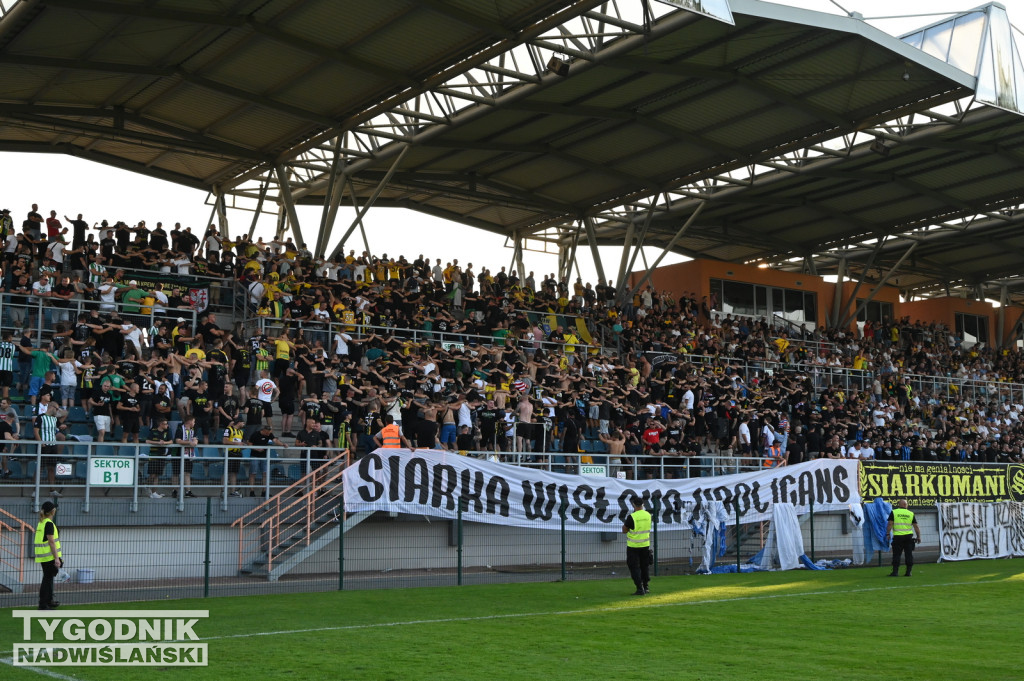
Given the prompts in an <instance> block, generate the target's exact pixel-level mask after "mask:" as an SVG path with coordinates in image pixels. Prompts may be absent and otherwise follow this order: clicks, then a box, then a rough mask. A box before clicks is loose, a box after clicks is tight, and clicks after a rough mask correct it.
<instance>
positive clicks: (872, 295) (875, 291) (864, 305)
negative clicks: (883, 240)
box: [851, 241, 919, 319]
mask: <svg viewBox="0 0 1024 681" xmlns="http://www.w3.org/2000/svg"><path fill="white" fill-rule="evenodd" d="M918 243H919V242H917V241H915V242H914V243H912V244H910V248H908V249H907V250H906V252H905V253H904V254H903V255H901V256H900V259H899V260H897V261H896V264H895V265H893V266H892V269H890V270H889V271H888V272H886V273H885V276H884V277H882V280H881V281H879V282H878V284H876V285H875V288H873V289H871V293H869V294H868V297H867V298H865V299H864V302H863V303H861V304H860V305H858V306H857V311H856V312H854V313H853V315H852V317H851V319H857V317H858V316H859V315H860V313H861V311H862V310H865V309H867V307H868V303H870V302H871V301H872V300H874V299H875V296H876V295H878V292H879V291H881V290H882V287H883V286H885V285H886V283H887V282H888V281H889V279H891V278H892V275H894V274H896V272H897V271H899V269H900V265H902V264H903V261H904V260H906V259H907V258H909V257H910V254H911V253H913V252H914V249H915V248H917V244H918Z"/></svg>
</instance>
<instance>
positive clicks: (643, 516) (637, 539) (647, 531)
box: [626, 509, 651, 549]
mask: <svg viewBox="0 0 1024 681" xmlns="http://www.w3.org/2000/svg"><path fill="white" fill-rule="evenodd" d="M629 517H630V518H632V519H633V529H632V530H629V531H628V532H626V546H628V547H630V548H634V549H640V548H645V547H647V546H650V545H651V514H650V513H648V512H647V511H645V510H643V509H640V510H639V511H633V512H632V513H630V514H629Z"/></svg>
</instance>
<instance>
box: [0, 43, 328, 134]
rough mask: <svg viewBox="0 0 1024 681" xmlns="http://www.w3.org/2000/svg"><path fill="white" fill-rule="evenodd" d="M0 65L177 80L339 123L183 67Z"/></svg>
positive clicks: (21, 58)
mask: <svg viewBox="0 0 1024 681" xmlns="http://www.w3.org/2000/svg"><path fill="white" fill-rule="evenodd" d="M0 63H7V64H18V65H21V66H36V67H41V68H52V69H62V70H67V71H97V72H100V73H120V74H124V75H143V76H153V77H154V78H173V77H175V76H176V77H178V78H181V79H182V80H184V81H185V82H187V83H190V84H192V85H195V86H197V87H201V88H203V89H206V90H210V91H212V92H217V93H220V94H223V95H228V96H230V97H234V98H235V99H240V100H242V101H243V102H248V103H250V104H256V105H258V106H262V107H266V108H268V109H273V110H274V111H277V112H279V113H283V114H287V115H289V116H293V117H295V118H298V119H300V120H305V121H310V122H311V123H316V124H317V125H321V126H328V127H334V126H335V125H337V123H338V122H337V121H336V120H334V119H333V118H331V117H330V116H325V115H323V114H319V113H316V112H314V111H308V110H306V109H303V108H301V107H297V106H292V105H291V104H286V103H285V102H280V101H278V100H276V99H271V98H270V97H265V96H263V95H260V94H256V93H254V92H249V91H248V90H243V89H241V88H237V87H234V86H231V85H228V84H226V83H219V82H217V81H215V80H210V79H209V78H205V77H203V76H201V75H199V74H196V73H192V72H190V71H187V70H185V69H183V68H180V67H179V68H175V67H163V68H161V67H155V66H134V65H131V64H118V63H110V62H97V61H86V60H78V59H59V58H56V57H38V56H28V55H19V54H4V55H0Z"/></svg>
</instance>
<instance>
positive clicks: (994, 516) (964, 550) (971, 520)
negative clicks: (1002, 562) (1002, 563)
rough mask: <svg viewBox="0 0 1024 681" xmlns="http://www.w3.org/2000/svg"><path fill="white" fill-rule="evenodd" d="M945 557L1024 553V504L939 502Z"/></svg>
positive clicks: (940, 527)
mask: <svg viewBox="0 0 1024 681" xmlns="http://www.w3.org/2000/svg"><path fill="white" fill-rule="evenodd" d="M936 506H937V507H938V509H939V546H941V547H942V560H973V559H975V558H1009V557H1011V556H1024V503H1020V502H1017V501H995V502H986V503H978V502H958V503H953V504H936Z"/></svg>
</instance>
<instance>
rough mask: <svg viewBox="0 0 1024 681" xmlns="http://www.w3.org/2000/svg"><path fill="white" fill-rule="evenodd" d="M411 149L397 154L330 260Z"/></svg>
mask: <svg viewBox="0 0 1024 681" xmlns="http://www.w3.org/2000/svg"><path fill="white" fill-rule="evenodd" d="M411 148H412V146H411V145H409V144H406V145H405V146H404V147H402V150H401V151H400V152H398V156H397V157H396V158H395V160H394V161H393V162H392V163H391V167H390V168H388V172H387V173H386V174H385V175H384V177H382V178H381V180H380V182H379V183H378V184H377V187H376V188H375V189H374V190H373V194H371V195H370V199H369V200H368V201H367V202H366V204H365V205H364V206H363V207H362V208H360V209H359V212H358V213H356V219H355V220H353V221H352V224H351V225H349V226H348V229H347V230H345V234H344V235H342V237H341V241H340V242H338V245H337V246H336V247H335V249H334V251H333V252H332V253H331V257H332V258H333V257H334V256H336V255H337V254H338V253H340V252H341V250H342V249H343V248H345V242H346V241H348V238H349V237H350V236H352V232H354V231H355V229H356V227H358V226H359V225H360V224H361V223H362V220H363V215H365V214H366V211H368V210H370V208H371V207H372V206H373V204H374V203H375V202H376V201H377V197H379V196H380V195H381V192H383V191H384V188H385V187H387V186H388V183H389V182H391V177H392V176H393V175H394V174H395V171H396V170H398V166H399V165H400V164H401V163H402V159H403V158H405V155H406V154H408V153H409V149H411ZM349 182H350V184H349V186H350V187H351V186H352V185H351V179H350V180H349ZM353 189H354V187H353ZM352 200H353V202H355V192H354V191H353V192H352ZM364 239H365V231H364ZM366 250H370V249H369V246H367V249H366Z"/></svg>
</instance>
